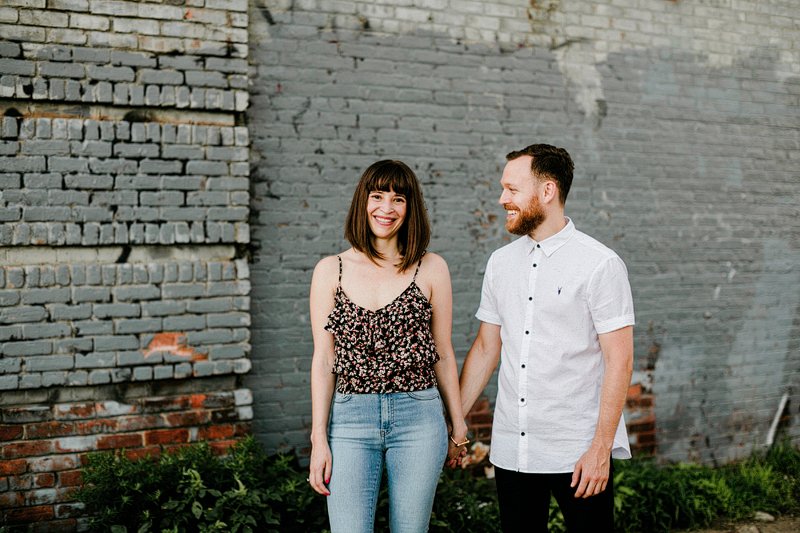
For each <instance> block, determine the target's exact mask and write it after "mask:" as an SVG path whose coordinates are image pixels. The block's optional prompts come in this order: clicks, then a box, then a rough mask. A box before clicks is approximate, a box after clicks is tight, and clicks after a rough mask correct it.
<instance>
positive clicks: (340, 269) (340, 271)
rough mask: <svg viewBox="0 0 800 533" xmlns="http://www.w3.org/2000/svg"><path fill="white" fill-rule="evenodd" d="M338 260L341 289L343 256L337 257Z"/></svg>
mask: <svg viewBox="0 0 800 533" xmlns="http://www.w3.org/2000/svg"><path fill="white" fill-rule="evenodd" d="M336 259H338V260H339V287H341V286H342V258H341V256H338V255H337V256H336Z"/></svg>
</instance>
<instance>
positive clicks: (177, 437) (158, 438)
mask: <svg viewBox="0 0 800 533" xmlns="http://www.w3.org/2000/svg"><path fill="white" fill-rule="evenodd" d="M144 440H145V444H146V445H153V444H176V443H183V442H189V430H187V429H160V430H151V431H146V432H145V434H144Z"/></svg>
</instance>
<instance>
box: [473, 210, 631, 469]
mask: <svg viewBox="0 0 800 533" xmlns="http://www.w3.org/2000/svg"><path fill="white" fill-rule="evenodd" d="M566 221H567V225H566V227H565V228H564V229H562V230H561V231H560V232H558V233H557V234H555V235H553V236H551V237H549V238H547V239H545V240H543V241H541V242H536V241H534V240H533V239H531V238H530V237H528V236H525V237H521V238H519V239H517V240H516V241H514V242H512V243H510V244H508V245H506V246H504V247H502V248H500V249H499V250H496V251H495V252H494V253H493V254H492V256H491V257H490V258H489V262H488V264H487V265H486V274H485V275H484V278H483V290H482V293H481V304H480V308H479V309H478V312H477V313H476V315H475V316H476V317H477V318H478V319H479V320H481V321H483V322H487V323H489V324H495V325H499V326H500V337H501V340H502V343H503V346H502V351H501V356H500V374H499V378H498V392H497V401H496V402H495V413H494V423H493V427H492V448H491V454H490V460H491V462H492V464H494V465H496V466H499V467H500V468H503V469H506V470H514V471H519V472H528V473H563V472H572V471H573V468H574V466H575V463H576V462H577V461H578V459H579V458H580V457H581V455H583V453H584V452H586V450H588V449H589V445H590V444H591V441H592V438H593V437H594V432H595V428H596V426H597V418H598V414H599V412H600V387H601V384H602V380H603V369H604V362H603V353H602V351H601V349H600V342H599V339H598V334H600V333H608V332H610V331H614V330H617V329H620V328H623V327H625V326H630V325H633V323H634V315H633V298H632V296H631V289H630V284H629V283H628V273H627V270H626V268H625V264H624V263H623V262H622V260H621V259H620V258H619V256H617V254H616V253H614V251H613V250H611V249H609V248H607V247H606V246H604V245H603V244H601V243H600V242H598V241H596V240H595V239H593V238H591V237H589V236H588V235H586V234H585V233H582V232H580V231H578V230H576V229H575V225H574V224H573V223H572V221H571V220H570V219H568V218H567V219H566ZM612 456H613V457H615V458H619V459H627V458H630V456H631V453H630V446H629V444H628V435H627V432H626V430H625V421H624V420H623V419H622V418H620V422H619V426H618V427H617V432H616V435H615V437H614V445H613V449H612Z"/></svg>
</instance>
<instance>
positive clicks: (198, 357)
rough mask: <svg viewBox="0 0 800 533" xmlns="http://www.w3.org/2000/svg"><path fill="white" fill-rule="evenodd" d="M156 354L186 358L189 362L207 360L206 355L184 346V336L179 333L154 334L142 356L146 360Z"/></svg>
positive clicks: (186, 345)
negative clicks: (165, 353) (168, 354)
mask: <svg viewBox="0 0 800 533" xmlns="http://www.w3.org/2000/svg"><path fill="white" fill-rule="evenodd" d="M156 352H169V353H171V354H172V355H177V356H179V357H186V358H188V359H189V360H190V361H204V360H206V359H208V355H206V354H202V353H198V352H196V351H195V350H194V348H192V347H191V346H189V345H188V344H186V336H185V335H184V334H183V333H179V332H165V333H156V334H155V335H154V336H153V340H151V341H150V344H148V345H147V349H145V350H144V356H145V358H147V357H150V356H151V355H153V354H154V353H156Z"/></svg>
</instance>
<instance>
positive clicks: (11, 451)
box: [0, 440, 53, 459]
mask: <svg viewBox="0 0 800 533" xmlns="http://www.w3.org/2000/svg"><path fill="white" fill-rule="evenodd" d="M52 450H53V442H51V441H49V440H35V441H22V442H12V443H6V444H3V446H2V450H0V456H2V457H3V459H18V458H21V457H31V456H37V455H45V454H47V453H50V452H51V451H52Z"/></svg>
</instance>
